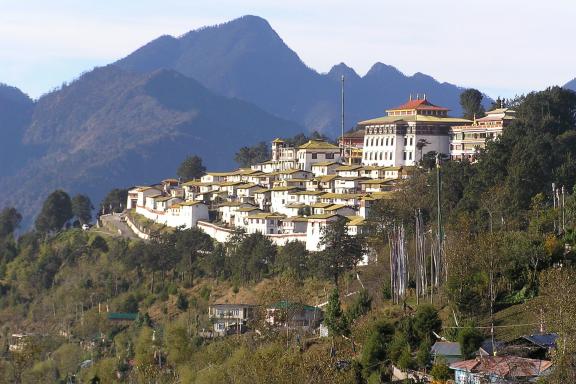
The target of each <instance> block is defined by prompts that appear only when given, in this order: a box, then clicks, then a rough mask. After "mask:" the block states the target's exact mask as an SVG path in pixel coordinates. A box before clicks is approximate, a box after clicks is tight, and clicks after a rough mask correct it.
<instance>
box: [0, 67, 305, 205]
mask: <svg viewBox="0 0 576 384" xmlns="http://www.w3.org/2000/svg"><path fill="white" fill-rule="evenodd" d="M301 131H302V128H301V127H299V126H298V125H297V124H294V123H291V122H288V121H285V120H282V119H279V118H277V117H274V116H272V115H270V114H268V113H266V112H264V111H262V110H261V109H259V108H258V107H255V106H254V105H251V104H249V103H247V102H244V101H240V100H237V99H229V98H225V97H222V96H217V95H215V94H213V93H212V92H210V91H208V90H207V89H206V88H204V87H203V86H202V85H200V84H199V83H197V82H196V81H194V80H192V79H189V78H186V77H185V76H183V75H181V74H179V73H177V72H174V71H171V70H159V71H155V72H153V73H150V74H135V73H128V72H126V71H123V70H121V69H119V68H117V67H115V66H108V67H103V68H98V69H96V70H94V71H92V72H89V73H87V74H85V75H84V76H82V77H81V78H80V79H78V80H77V81H75V82H73V83H72V84H70V85H67V86H65V87H63V88H62V89H60V90H58V91H56V92H53V93H51V94H48V95H46V96H44V97H42V98H41V99H40V100H38V102H37V104H36V107H35V108H34V111H33V114H32V116H31V121H30V124H29V126H28V127H27V128H26V130H25V132H24V134H23V138H22V145H23V146H24V147H29V148H41V150H42V153H41V154H40V155H39V157H38V158H37V159H35V160H33V161H30V162H28V163H27V164H24V165H23V167H22V168H21V169H20V170H18V171H17V172H16V173H14V174H13V175H12V176H10V177H4V178H2V179H1V180H0V191H2V192H3V193H2V194H1V195H0V206H6V205H15V206H16V207H18V208H19V209H21V210H22V212H23V213H25V214H26V215H28V214H30V213H31V212H35V211H36V210H37V208H38V207H39V204H40V202H41V201H42V200H43V199H44V198H45V197H46V196H47V194H48V193H49V192H50V191H51V190H54V189H64V190H66V191H68V192H70V193H74V192H77V191H84V192H87V193H88V194H89V196H90V198H91V199H92V201H100V199H101V198H102V197H103V196H104V194H105V193H106V192H108V191H109V190H110V189H112V188H113V187H115V186H122V187H128V186H131V185H135V184H142V183H144V184H145V183H152V182H156V181H158V180H159V179H161V178H163V177H166V176H172V175H175V174H176V170H177V167H178V165H179V164H180V163H181V162H182V160H183V159H184V158H185V157H187V156H188V155H190V154H191V153H194V154H197V155H198V156H200V157H201V158H202V159H203V160H204V162H205V164H206V165H207V166H209V167H210V168H211V169H228V168H232V167H233V166H234V163H233V154H234V153H235V151H236V150H237V149H238V148H239V147H241V146H242V145H249V144H251V143H253V142H256V141H259V140H270V139H272V138H274V137H275V136H279V135H294V134H296V133H298V132H301ZM9 152H10V153H13V152H12V150H10V151H9Z"/></svg>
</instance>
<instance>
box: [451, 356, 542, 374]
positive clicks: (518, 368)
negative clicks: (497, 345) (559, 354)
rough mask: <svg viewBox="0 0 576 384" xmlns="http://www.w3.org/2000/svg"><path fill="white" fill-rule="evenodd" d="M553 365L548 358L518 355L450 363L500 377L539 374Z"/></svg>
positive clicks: (468, 370)
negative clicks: (539, 358)
mask: <svg viewBox="0 0 576 384" xmlns="http://www.w3.org/2000/svg"><path fill="white" fill-rule="evenodd" d="M551 366H552V362H551V361H548V360H537V359H526V358H523V357H517V356H485V357H481V358H476V359H473V360H464V361H459V362H457V363H452V364H450V369H454V370H459V371H466V372H472V373H480V374H486V375H496V376H498V377H507V378H512V377H516V378H518V377H534V376H539V375H540V374H541V373H543V372H544V371H546V370H547V369H548V368H550V367H551Z"/></svg>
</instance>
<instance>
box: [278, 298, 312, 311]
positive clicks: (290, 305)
mask: <svg viewBox="0 0 576 384" xmlns="http://www.w3.org/2000/svg"><path fill="white" fill-rule="evenodd" d="M269 308H270V309H294V310H299V309H301V310H302V309H303V310H305V311H319V310H320V308H318V307H313V306H311V305H306V304H301V303H294V302H291V301H287V300H282V301H279V302H277V303H274V304H272V305H270V307H269Z"/></svg>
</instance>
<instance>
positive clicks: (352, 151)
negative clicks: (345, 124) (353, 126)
mask: <svg viewBox="0 0 576 384" xmlns="http://www.w3.org/2000/svg"><path fill="white" fill-rule="evenodd" d="M364 134H365V131H364V129H357V130H354V131H352V132H347V133H345V134H344V136H341V137H339V138H338V145H339V146H340V149H341V151H342V154H343V156H342V160H343V162H344V163H346V164H349V165H352V164H362V152H363V148H364Z"/></svg>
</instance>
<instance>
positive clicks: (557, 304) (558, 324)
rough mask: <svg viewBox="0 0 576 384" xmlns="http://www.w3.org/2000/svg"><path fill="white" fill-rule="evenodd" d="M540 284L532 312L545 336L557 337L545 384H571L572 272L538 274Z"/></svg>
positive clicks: (575, 297) (574, 372)
mask: <svg viewBox="0 0 576 384" xmlns="http://www.w3.org/2000/svg"><path fill="white" fill-rule="evenodd" d="M540 281H541V284H540V296H539V297H538V298H537V300H535V303H534V304H533V308H534V309H533V311H538V312H540V313H542V314H543V315H544V321H545V322H546V324H547V328H548V331H549V332H556V333H558V339H557V340H556V348H555V353H554V354H553V362H554V370H553V372H552V374H551V375H550V377H549V382H550V383H553V384H556V383H572V382H574V380H575V379H576V359H575V358H574V356H575V355H576V270H575V269H574V268H573V267H566V266H564V267H561V268H553V269H549V270H547V271H545V272H542V274H541V276H540Z"/></svg>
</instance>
